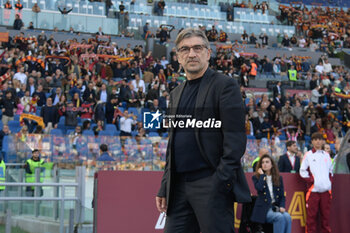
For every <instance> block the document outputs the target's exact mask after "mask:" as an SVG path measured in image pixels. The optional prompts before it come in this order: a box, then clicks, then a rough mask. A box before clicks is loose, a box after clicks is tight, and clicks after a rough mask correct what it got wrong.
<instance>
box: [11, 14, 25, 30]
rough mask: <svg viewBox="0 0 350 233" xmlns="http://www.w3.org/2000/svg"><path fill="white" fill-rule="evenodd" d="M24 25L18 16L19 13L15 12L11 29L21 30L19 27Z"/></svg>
mask: <svg viewBox="0 0 350 233" xmlns="http://www.w3.org/2000/svg"><path fill="white" fill-rule="evenodd" d="M23 26H24V23H23V21H22V20H21V18H20V17H19V14H16V16H15V21H14V22H13V29H14V30H21V28H22V27H23Z"/></svg>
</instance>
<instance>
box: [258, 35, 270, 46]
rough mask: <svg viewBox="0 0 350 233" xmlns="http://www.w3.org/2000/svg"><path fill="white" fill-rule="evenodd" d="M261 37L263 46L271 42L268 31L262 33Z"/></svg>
mask: <svg viewBox="0 0 350 233" xmlns="http://www.w3.org/2000/svg"><path fill="white" fill-rule="evenodd" d="M259 38H260V40H261V45H262V46H263V48H264V47H266V46H268V44H269V37H268V36H267V34H266V33H264V34H261V35H260V36H259Z"/></svg>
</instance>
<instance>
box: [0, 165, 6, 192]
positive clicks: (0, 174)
mask: <svg viewBox="0 0 350 233" xmlns="http://www.w3.org/2000/svg"><path fill="white" fill-rule="evenodd" d="M5 174H6V165H5V162H4V160H2V159H1V158H0V183H5ZM4 190H5V186H0V192H2V191H4Z"/></svg>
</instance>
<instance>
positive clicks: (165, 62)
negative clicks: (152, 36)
mask: <svg viewBox="0 0 350 233" xmlns="http://www.w3.org/2000/svg"><path fill="white" fill-rule="evenodd" d="M160 64H162V66H163V67H164V69H166V65H168V64H169V61H168V60H167V59H166V57H165V56H163V57H162V59H161V60H160Z"/></svg>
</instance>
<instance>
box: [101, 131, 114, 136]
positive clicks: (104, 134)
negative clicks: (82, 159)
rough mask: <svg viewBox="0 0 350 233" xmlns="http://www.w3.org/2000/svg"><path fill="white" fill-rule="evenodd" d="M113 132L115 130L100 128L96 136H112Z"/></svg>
mask: <svg viewBox="0 0 350 233" xmlns="http://www.w3.org/2000/svg"><path fill="white" fill-rule="evenodd" d="M115 132H117V131H112V130H102V131H100V132H99V133H98V136H114V135H115Z"/></svg>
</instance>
